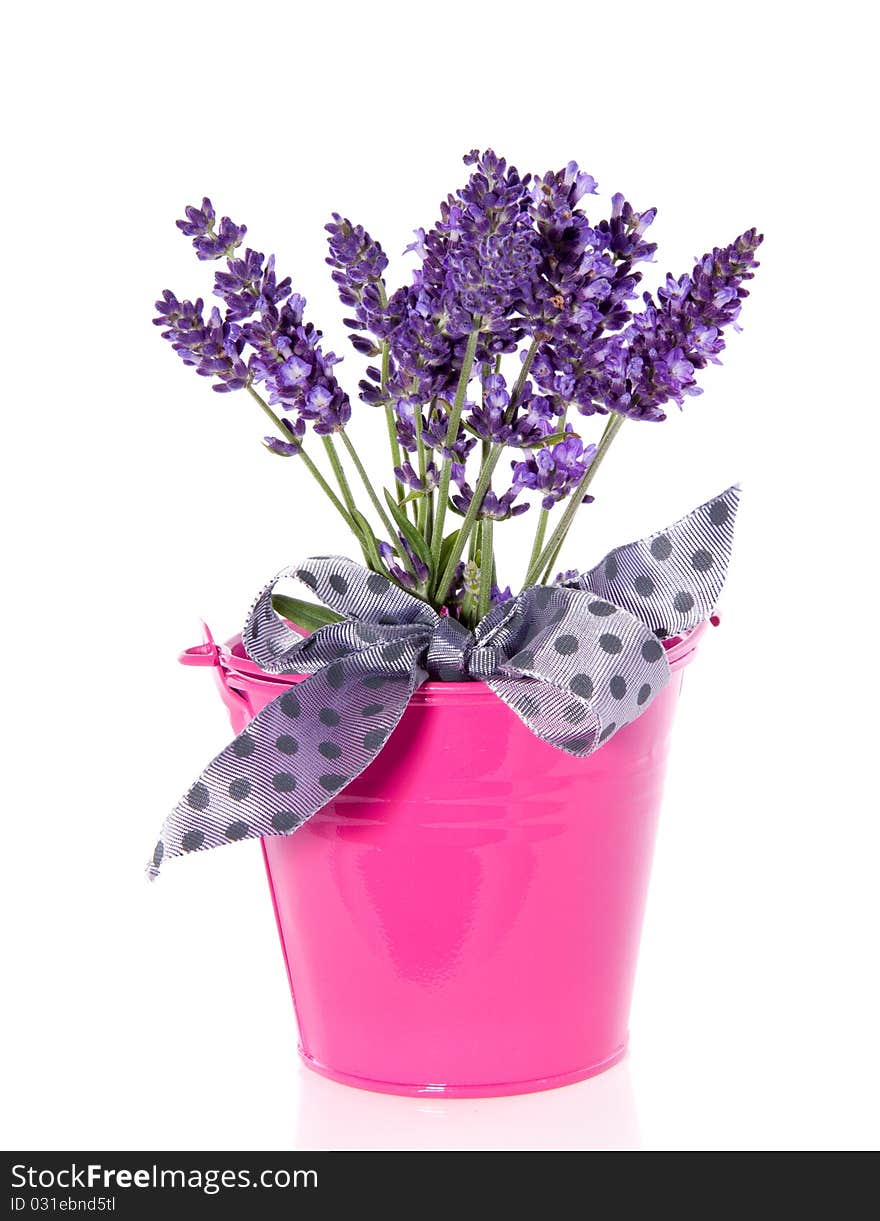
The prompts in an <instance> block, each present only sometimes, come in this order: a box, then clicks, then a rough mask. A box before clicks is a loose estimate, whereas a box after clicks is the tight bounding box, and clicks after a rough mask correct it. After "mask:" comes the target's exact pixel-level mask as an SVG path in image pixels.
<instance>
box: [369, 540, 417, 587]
mask: <svg viewBox="0 0 880 1221" xmlns="http://www.w3.org/2000/svg"><path fill="white" fill-rule="evenodd" d="M378 547H379V555H380V556H381V558H382V560H383V562H384V564H385V566H386V568H387V569H388V572H389V575H390V576H392V577H393V578H394V580H395V581H397V582H398V584H400V585H402V586H403V587H404V588H405V589H417V588H418V586H419V585H424V583H425V581H427V579H428V575H429V574H428V569H427V567H426V566H425V564H423V563H422V561H421V560H420V559H419V557H418V556H417V555H416V554H415V553H414V551H413V550H412V548H411V547H410V545H409V543H408V542H407V541H406V539H405V538H404V537H403V535H400V534H399V535H398V536H397V551H395V549H394V547H392V545H391V543H386V542H380V543H379V544H378ZM396 556H405V557H406V561H408V563H409V567H406V568H404V567H401V565H400V564H398V563H397V561H396V559H395V557H396Z"/></svg>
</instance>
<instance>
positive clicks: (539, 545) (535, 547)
mask: <svg viewBox="0 0 880 1221" xmlns="http://www.w3.org/2000/svg"><path fill="white" fill-rule="evenodd" d="M549 517H550V512H549V510H548V509H543V508H542V509H541V512H540V514H539V515H538V528H537V529H536V530H535V541H534V542H533V543H532V554H531V555H530V556H529V563H528V567H529V568H531V566H532V564H534V563H535V561H536V560H537V558H538V556H539V555H540V554H541V552H542V551H543V549H544V535H545V534H546V533H547V520H548V518H549Z"/></svg>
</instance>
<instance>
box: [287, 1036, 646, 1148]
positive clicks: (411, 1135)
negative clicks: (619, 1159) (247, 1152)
mask: <svg viewBox="0 0 880 1221" xmlns="http://www.w3.org/2000/svg"><path fill="white" fill-rule="evenodd" d="M297 1084H298V1086H299V1089H298V1109H297V1117H296V1144H295V1146H294V1147H295V1148H297V1149H315V1150H320V1149H361V1150H364V1149H366V1150H381V1149H385V1150H389V1149H390V1150H398V1149H402V1150H407V1149H426V1150H469V1149H472V1150H493V1149H514V1150H533V1149H551V1150H566V1149H638V1148H639V1147H640V1138H639V1123H638V1114H637V1111H636V1103H635V1095H634V1093H633V1087H632V1080H631V1077H630V1071H629V1062H628V1059H624V1060H622V1061H621V1063H620V1064H617V1065H615V1066H614V1068H611V1069H608V1070H607V1072H604V1073H600V1074H599V1076H597V1077H591V1078H590V1079H589V1080H588V1081H581V1082H579V1083H578V1084H577V1085H567V1086H564V1087H562V1088H561V1089H555V1090H544V1091H543V1092H541V1093H538V1094H520V1095H516V1096H515V1097H512V1098H475V1099H467V1098H450V1099H443V1098H402V1097H397V1096H394V1095H390V1094H374V1093H372V1092H370V1091H368V1090H359V1089H353V1088H351V1087H350V1086H347V1085H338V1084H337V1083H336V1082H334V1081H329V1080H327V1079H326V1078H325V1077H321V1076H319V1075H318V1074H317V1073H313V1072H311V1071H309V1070H308V1069H307V1068H305V1067H302V1066H301V1067H300V1069H299V1080H298V1083H297Z"/></svg>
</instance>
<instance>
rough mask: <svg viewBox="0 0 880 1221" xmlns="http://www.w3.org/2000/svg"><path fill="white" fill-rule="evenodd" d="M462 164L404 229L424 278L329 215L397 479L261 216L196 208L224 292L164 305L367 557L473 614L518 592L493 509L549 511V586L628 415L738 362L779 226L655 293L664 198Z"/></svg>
mask: <svg viewBox="0 0 880 1221" xmlns="http://www.w3.org/2000/svg"><path fill="white" fill-rule="evenodd" d="M464 161H465V164H466V165H467V166H469V167H470V171H471V172H470V177H469V178H468V181H467V182H466V183H465V185H464V186H463V187H461V188H460V189H459V190H457V191H456V192H455V194H454V195H450V196H448V197H447V199H446V200H445V201H444V202H443V203H441V205H440V217H439V220H438V221H437V222H436V224H435V225H434V226H433V228H431V229H429V230H427V231H426V230H424V229H418V230H416V234H415V240H414V241H413V242H412V243H411V244H410V245H409V246H408V247H407V248H406V249H407V252H410V253H412V254H413V255H414V256H415V258H416V260H417V266H416V269H415V271H414V272H413V276H412V282H411V283H410V284H409V285H405V286H403V287H401V288H397V289H394V290H392V289H390V288H389V286H388V285H387V283H386V280H385V272H386V269H387V265H388V260H387V258H386V255H385V253H384V251H383V249H382V247H381V246H380V245H379V243H378V242H376V241H375V240H374V239H373V238H372V237H371V236H370V235H369V234H368V233H367V232H366V231H365V230H364V229H363V227H362V226H360V225H354V224H352V223H351V221H349V220H348V219H346V218H343V217H342V216H340V215H337V214H334V216H333V219H332V221H331V222H330V223H329V224H328V225H327V227H326V228H327V232H328V235H329V237H328V245H329V254H328V257H327V262H328V263H329V264H330V266H331V268H332V269H333V270H332V275H333V279H334V281H335V283H336V284H337V286H338V290H339V297H340V300H341V301H342V303H343V305H344V306H345V308H346V310H347V311H348V315H349V316H348V317H347V318H346V319H345V324H346V326H347V327H348V329H349V331H350V339H351V342H352V344H353V346H354V348H355V350H356V351H357V352H358V353H360V354H361V355H363V356H364V357H366V358H367V359H368V360H369V361H370V362H374V363H370V364H369V365H368V367H367V368H366V373H365V376H364V378H363V380H361V382H360V384H359V387H358V394H357V398H358V400H359V401H360V402H361V403H362V404H364V405H365V407H366V408H375V409H376V410H377V411H378V413H379V414H381V415H383V416H384V423H385V427H386V428H387V432H388V445H389V454H390V468H389V472H390V473H389V475H388V476H387V478H386V479H384V480H382V479H376V478H375V476H371V474H370V473H369V472H368V471H367V470H366V469H365V467H364V465H363V463H362V461H361V459H360V457H359V454H358V451H357V448H356V446H355V445H354V443H353V442H352V440H351V438H350V436H349V433H348V429H347V426H348V423H349V421H350V419H351V414H352V399H351V397H350V396H349V393H348V392H347V391H346V390H345V389H343V387H342V385H341V384H340V382H339V381H338V380H337V372H336V368H337V365H338V364H339V363H340V359H341V358H340V357H338V356H336V355H334V353H333V352H330V351H325V350H324V348H323V346H322V342H321V341H322V332H321V331H319V330H318V329H317V328H316V327H315V326H314V324H313V323H311V322H309V321H307V320H306V316H305V307H306V302H305V299H304V298H303V297H302V296H300V295H298V294H297V293H295V292H293V291H292V285H291V281H290V279H289V278H288V277H285V278H283V279H279V278H278V275H277V273H276V270H275V259H274V256H270V257H269V258H268V259H267V258H265V257H264V256H263V254H261V253H258V252H257V251H256V250H253V249H251V248H250V247H245V248H244V249H243V250H242V246H243V243H244V239H245V236H246V232H247V230H246V227H245V226H244V225H238V224H235V223H234V222H233V221H231V220H230V219H229V218H228V217H225V216H224V217H222V218H221V219H220V220H219V221H218V219H217V217H216V214H215V211H214V208H213V205H212V204H211V201H210V200H209V199H203V200H202V204H201V206H200V207H195V206H193V207H188V208H187V209H186V219H185V220H179V221H178V222H177V225H178V228H179V229H180V230H181V231H182V232H183V233H184V234H185V235H186V236H188V237H190V238H191V239H192V243H193V246H194V248H195V250H196V254H197V256H198V258H199V259H202V260H205V261H209V260H210V261H215V262H218V261H220V260H222V261H223V267H222V270H218V271H216V272H215V275H214V295H215V296H216V297H218V298H219V299H220V301H221V303H222V308H220V307H218V306H215V307H214V308H213V309H211V311H210V313H209V314H208V315H207V316H206V314H205V306H204V302H203V301H202V299H198V300H196V301H194V302H193V301H189V300H183V301H181V300H179V299H178V298H177V296H176V295H175V294H174V293H172V292H170V291H167V290H166V291H165V292H164V293H163V295H162V299H161V300H160V301H158V302H157V303H156V308H157V311H158V316H157V317H156V318H155V319H154V321H155V323H156V325H157V326H160V327H162V328H164V329H163V331H162V335H163V338H165V339H167V340H168V341H169V342H170V344H171V345H172V347H173V349H174V350H175V351H176V352H177V353H178V355H179V356H180V358H181V359H182V360H183V362H184V364H187V365H190V366H192V367H193V368H194V369H195V370H196V372H197V373H199V374H201V375H202V376H203V377H208V378H211V379H212V382H213V388H214V390H216V391H218V393H228V392H230V391H233V390H239V391H244V392H245V393H246V394H247V395H248V396H249V397H250V398H251V399H253V400H254V402H255V403H256V404H257V405H258V406H259V407H260V409H261V410H262V411H263V412H264V414H265V415H266V416H267V417H268V418H269V420H271V422H272V425H273V428H274V432H273V434H272V435H271V436H267V437H266V438H265V445H266V448H267V449H268V450H269V452H270V453H272V454H274V455H277V456H279V457H283V458H297V459H298V460H299V462H300V464H301V465H302V466H304V467H305V468H306V470H307V471H308V472H309V475H310V476H311V477H312V478H313V479H314V480H315V482H316V484H317V485H318V487H319V488H320V489H321V492H322V493H323V494H324V495H325V496H326V497H327V499H328V500H329V502H330V504H331V505H332V506H333V508H334V510H335V511H336V512H337V513H339V514H340V516H341V517H342V518H343V519H344V520H345V523H346V525H347V526H348V527H349V528H350V530H351V531H352V534H353V535H354V537H355V539H356V540H357V544H358V547H359V548H360V550H361V552H362V554H363V558H364V561H365V563H366V565H367V566H368V568H369V569H371V570H372V571H373V572H375V573H379V574H381V575H382V576H383V577H384V578H386V579H387V580H389V581H390V582H391V583H392V584H393V585H396V586H398V587H401V588H402V589H404V590H406V591H407V592H408V593H409V594H410V595H411V596H413V597H415V598H416V599H419V600H421V601H423V602H425V603H428V604H429V605H430V606H431V607H432V608H434V610H436V611H439V612H440V613H441V614H442V615H447V616H449V617H451V618H454V619H456V620H458V621H459V622H460V623H461V624H462V625H464V626H465V627H467V628H471V627H473V626H474V625H475V624H477V623H478V622H479V621H480V620H481V619H482V618H483V617H484V616H485V615H486V614H487V612H488V611H489V610H490V609H491V608H492V607H494V606H496V605H497V604H499V603H501V602H504V601H506V600H508V599H510V598H511V596H512V594H511V589H510V586H509V585H503V584H502V580H504V579H505V578H502V577H499V575H498V574H497V573H496V564H495V555H494V545H493V543H494V530H495V525H496V523H497V522H503V521H506V520H508V519H510V518H514V517H519V516H521V515H523V514H525V513H527V512H530V513H531V514H532V517H533V518H537V521H536V524H535V527H534V531H533V542H532V545H531V551H530V554H529V559H528V564H527V569H526V572H525V574H524V588H528V587H530V586H534V585H537V584H547V583H551V582H552V581H553V574H554V573H555V572H556V568H557V564H558V557H559V555H560V552H561V549H562V547H563V544H564V543H565V540H566V537H567V535H568V532H569V530H570V529H571V526H572V522H573V521H574V518H575V515H576V514H577V512H578V510H579V508H580V506H581V505H582V504H584V503H588V502H590V501H591V500H592V499H593V498H592V496H591V495H590V494H589V488H590V485H591V482H592V480H593V478H594V476H595V474H596V472H597V471H598V469H599V466H600V463H601V462H602V461H603V459H604V458H605V455H606V454H607V452H608V449H609V448H610V446H611V444H612V442H613V440H614V438H615V436H616V435H617V433H618V431H619V430H620V428H621V427H622V425H623V423H624V421H625V420H626V419H631V420H635V421H647V422H657V421H662V420H663V419H665V418H666V417H665V409H666V405H667V404H668V403H670V402H674V403H676V404H677V405H678V406H679V407H680V406H681V405H682V404H683V402H684V399H685V396H689V395H695V394H699V393H701V391H700V388H699V386H698V385H697V380H696V379H697V374H698V372H699V371H700V370H701V369H703V368H704V367H705V366H706V365H707V364H708V363H709V362H710V361H711V362H713V363H716V364H717V363H719V354H720V353H721V351H722V350H723V349H724V346H725V338H724V332H725V328H727V327H729V326H732V327H734V329H738V328H737V326H736V323H737V317H738V315H739V311H740V308H741V304H742V301H743V299H744V298H745V297H746V296H747V295H748V293H747V290H746V288H745V287H744V284H745V281H747V280H749V279H751V278H752V276H753V273H754V269H755V268H756V267H757V266H758V263H757V261H756V258H755V253H756V251H757V248H758V246H759V244H760V242H761V240H762V238H761V235H760V234H758V233H757V232H756V231H755V230H754V229H749V230H747V231H746V232H745V233H743V234H741V235H740V236H739V237H737V238H736V239H735V240H734V241H733V242H732V243H731V244H730V245H728V246H725V247H720V248H719V247H716V248H715V249H713V250H712V251H711V252H710V253H708V254H706V255H704V256H703V257H702V258H701V259H700V260H699V261H698V262H697V264H696V266H695V267H694V268H693V269H692V270H691V271H690V272H689V273H686V274H684V275H682V276H680V277H678V278H675V277H674V276H672V275H667V277H666V281H665V284H664V285H663V287H661V288H659V289H658V290H657V292H656V295H652V294H650V293H647V292H645V293H643V294H642V300H641V303H640V304H637V288H638V285H639V282H640V280H641V271H640V270H639V267H640V264H642V263H644V262H647V261H651V260H652V259H653V256H654V252H655V250H656V246H655V245H654V243H652V242H650V241H648V240H647V238H646V233H647V231H648V229H649V227H650V225H651V222H652V221H653V220H654V216H655V209H653V208H649V209H647V210H645V211H641V212H639V211H636V210H635V209H634V208H633V207H632V205H631V204H630V203H629V202H627V201H626V200H625V199H624V198H623V196H622V195H615V196H613V199H612V208H611V215H610V216H609V217H608V218H606V219H602V220H599V221H592V220H590V219H589V217H588V216H587V214H586V212H585V211H584V209H583V207H582V206H581V204H582V202H583V200H584V199H585V197H587V196H589V195H591V194H593V193H594V192H595V191H596V182H595V180H594V179H593V178H592V177H591V176H590V175H589V174H587V173H584V172H582V171H581V170H580V169H579V168H578V166H577V164H576V163H575V162H573V161H572V162H570V163H569V164H568V165H567V166H566V167H565V169H562V170H558V171H551V172H548V173H546V174H544V175H541V176H534V177H533V176H531V175H528V174H526V175H524V176H521V175H520V174H519V173H518V171H517V170H516V169H515V168H514V167H513V166H510V165H508V164H507V162H506V161H505V160H504V158H502V157H498V156H497V155H496V154H495V153H494V152H492V151H491V150H487V151H486V152H484V153H479V152H477V151H473V152H471V153H469V154H468V155H467V156H466V157H465V158H464ZM591 416H601V417H603V418H604V428H603V429H602V431H601V433H600V435H598V436H597V437H596V439H595V441H589V440H587V439H585V437H584V436H583V435H582V433H581V427H582V422H583V419H584V418H588V417H591ZM320 449H323V451H324V455H323V457H324V459H325V462H324V471H322V470H321V467H320V465H319V462H318V461H317V458H318V457H319V454H318V451H319V450H320ZM352 475H354V476H356V481H355V480H353V478H352ZM353 483H354V486H353ZM361 488H362V490H361ZM365 498H366V499H365ZM367 502H368V503H367ZM564 575H565V577H566V578H570V577H571V574H570V573H568V574H564ZM505 577H506V574H505ZM562 579H563V575H562V574H560V576H559V577H557V578H556V580H557V581H561V580H562ZM272 604H273V606H274V607H275V609H276V610H277V611H279V612H280V613H281V614H283V615H285V616H286V617H287V618H288V619H290V620H293V621H295V622H296V623H298V624H299V625H300V626H301V627H304V628H307V629H315V628H318V627H321V626H323V625H326V624H328V623H330V622H333V621H336V620H338V619H339V618H340V616H339V615H338V614H336V613H335V612H334V611H332V610H329V609H327V608H324V607H318V606H314V605H312V604H310V603H306V602H301V601H299V600H298V599H293V598H289V597H286V596H283V595H274V597H273V600H272ZM657 634H662V633H660V632H658V633H657Z"/></svg>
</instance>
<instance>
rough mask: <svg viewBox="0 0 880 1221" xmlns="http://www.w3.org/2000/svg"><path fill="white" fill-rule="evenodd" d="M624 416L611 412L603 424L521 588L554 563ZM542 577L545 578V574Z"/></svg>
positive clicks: (532, 583) (533, 582)
mask: <svg viewBox="0 0 880 1221" xmlns="http://www.w3.org/2000/svg"><path fill="white" fill-rule="evenodd" d="M625 418H626V417H625V416H622V415H618V413H617V412H613V413H612V415H611V416H610V417H609V419H608V423H607V424H606V425H605V431H604V432H603V433H602V436H601V438H600V440H599V447H598V449H597V450H596V456H595V458H594V459H593V461H592V462H591V463H590V465H589V466H588V467H587V470H586V473H585V475H584V477H583V479H581V481H580V483H579V484H578V485H577V487H576V488H575V490H574V492H573V493H572V495H571V497H570V499H569V502H568V504H567V505H566V506H565V511H564V513H563V514H562V517H561V519H560V521H559V525H558V526H557V527H556V529H555V530H554V531H553V533H552V534H551V535H550V541H549V542H548V543H547V545H546V547H544V549H543V551H541V553H540V554H539V555H538V556H537V557H536V558H535V559H534V560H533V561H532V562H531V563H530V564H529V570H528V572H527V573H526V581H525V586H524V587H523V588H525V589H528V587H529V586H530V585H534V584H535V583H536V582H537V580H538V578H539V577H540V576H541V574H542V573H546V572H547V571H549V569H550V568H551V567H552V566H553V564H554V563H555V561H556V557H557V556H558V555H559V552H560V551H561V550H562V544H563V543H564V542H565V538H566V535H567V534H568V532H569V530H570V529H571V523H572V522H573V521H574V518H575V514H576V513H577V511H578V509H579V508H580V507H581V505H582V504H583V501H584V495H585V493H586V491H587V488H588V487H589V486H590V484H591V483H592V481H593V478H594V476H595V475H596V472H597V471H598V469H599V467H600V466H601V465H602V461H603V459H604V458H605V455H606V454H607V453H608V449H609V447H610V445H611V442H612V441H613V440H614V438H615V437H616V436H617V434H618V432H619V431H620V428H621V426H622V424H623V421H624V419H625ZM544 579H545V580H546V575H545V577H544Z"/></svg>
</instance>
